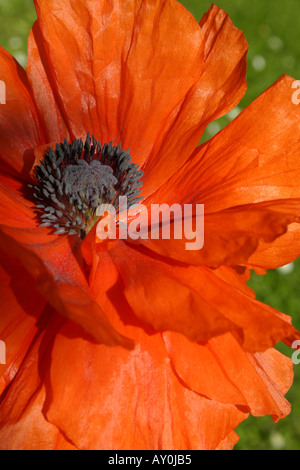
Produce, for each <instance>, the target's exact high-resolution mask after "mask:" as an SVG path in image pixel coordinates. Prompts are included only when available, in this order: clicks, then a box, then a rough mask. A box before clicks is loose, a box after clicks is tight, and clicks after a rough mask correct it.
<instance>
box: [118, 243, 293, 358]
mask: <svg viewBox="0 0 300 470" xmlns="http://www.w3.org/2000/svg"><path fill="white" fill-rule="evenodd" d="M110 255H111V257H112V259H113V261H114V263H115V265H116V267H117V269H118V271H119V273H120V275H121V277H122V280H123V283H124V286H125V288H124V294H125V296H126V299H127V301H128V303H129V304H130V306H131V307H132V309H133V310H134V312H135V314H136V315H137V316H138V317H139V318H140V319H141V320H143V321H145V322H147V323H149V324H151V325H153V326H154V328H156V329H157V330H171V331H176V332H179V333H182V334H184V335H185V336H187V337H188V338H189V339H191V340H192V341H198V342H205V341H207V340H208V339H210V338H212V337H214V336H217V335H220V334H222V333H225V332H228V331H231V332H232V333H233V334H234V336H235V337H236V339H237V340H238V341H239V343H240V344H241V345H242V346H243V348H244V349H246V350H248V351H252V352H254V351H262V350H265V349H267V348H269V347H271V346H273V345H274V344H276V343H277V342H278V341H281V340H283V339H284V338H286V337H288V336H290V335H292V334H294V332H295V330H294V328H293V326H292V325H291V321H290V317H288V316H285V315H283V314H280V313H279V312H277V311H276V310H274V309H272V308H271V307H268V306H267V305H264V304H262V303H260V302H258V301H256V300H255V299H254V298H253V294H252V293H251V294H250V295H249V294H248V291H247V290H246V289H245V286H244V279H243V278H242V280H241V282H240V284H242V286H241V287H238V286H237V281H236V285H235V286H233V285H231V283H230V279H229V280H227V281H224V280H223V279H222V277H223V275H221V277H219V276H218V271H213V270H210V269H208V268H205V267H202V266H199V267H193V266H185V265H176V264H175V263H174V262H173V263H172V262H168V261H167V260H166V259H163V258H159V257H151V256H149V253H147V252H146V251H144V250H141V249H136V248H132V247H130V246H126V245H124V244H122V243H121V242H119V243H118V244H116V245H115V247H114V248H113V249H111V250H110Z"/></svg>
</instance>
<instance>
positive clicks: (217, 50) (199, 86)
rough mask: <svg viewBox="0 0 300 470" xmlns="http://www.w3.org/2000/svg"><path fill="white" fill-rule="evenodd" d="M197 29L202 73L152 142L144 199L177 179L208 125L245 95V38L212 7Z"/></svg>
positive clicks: (224, 15) (219, 10)
mask: <svg viewBox="0 0 300 470" xmlns="http://www.w3.org/2000/svg"><path fill="white" fill-rule="evenodd" d="M200 26H201V30H202V33H203V35H204V65H203V71H202V73H201V76H200V78H199V80H198V81H197V83H195V85H194V86H193V87H192V88H191V89H190V90H189V92H188V93H187V94H186V96H185V98H184V100H183V101H182V103H180V106H179V107H178V108H177V109H175V111H174V112H173V116H172V118H173V119H172V121H171V123H170V126H169V129H168V131H167V132H165V133H164V134H161V136H160V139H159V140H158V141H157V142H156V145H155V148H154V151H153V152H152V154H151V156H150V158H149V161H148V162H147V165H146V166H145V177H144V186H143V195H144V196H148V195H150V194H151V193H153V192H154V191H155V190H156V189H158V188H159V187H160V186H161V185H162V184H163V183H164V182H166V181H167V180H168V178H169V177H170V176H172V174H174V175H176V174H177V171H178V170H179V169H180V168H181V167H182V165H183V163H184V162H185V161H186V160H187V159H188V158H189V157H190V155H191V154H192V152H193V151H194V149H195V148H196V146H197V145H198V143H199V141H200V139H201V136H202V134H203V132H204V130H205V128H206V126H207V125H208V124H209V122H211V121H212V120H214V119H217V118H218V117H220V116H222V115H223V114H225V113H227V112H228V111H230V110H231V109H232V108H234V106H236V105H237V104H238V103H239V102H240V100H241V98H242V97H243V95H244V93H245V91H246V54H247V50H248V44H247V41H246V40H245V38H244V35H243V33H242V32H241V31H240V30H239V29H237V28H236V27H235V26H234V25H233V24H232V22H231V20H230V18H229V16H228V15H227V13H225V12H224V11H223V10H222V9H221V8H219V7H218V6H216V5H212V6H211V8H210V9H209V11H208V12H207V13H206V14H205V15H204V16H203V18H202V20H201V22H200ZM170 162H172V164H170ZM180 174H181V173H180ZM174 188H175V186H174ZM174 188H172V189H174Z"/></svg>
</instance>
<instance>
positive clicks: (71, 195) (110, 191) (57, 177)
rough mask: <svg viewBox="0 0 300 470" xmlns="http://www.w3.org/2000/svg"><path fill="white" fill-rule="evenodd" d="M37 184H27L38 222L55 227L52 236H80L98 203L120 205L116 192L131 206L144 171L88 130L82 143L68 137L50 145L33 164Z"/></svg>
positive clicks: (125, 153) (90, 223) (93, 218)
mask: <svg viewBox="0 0 300 470" xmlns="http://www.w3.org/2000/svg"><path fill="white" fill-rule="evenodd" d="M35 170H36V172H35V175H36V179H37V185H34V186H32V185H30V188H31V189H32V192H33V197H34V199H35V200H36V208H37V209H38V215H39V217H40V220H41V224H40V226H41V227H51V228H53V229H55V231H54V233H55V234H57V235H64V234H68V235H75V234H77V235H78V236H79V237H80V238H82V239H83V238H84V237H85V236H86V234H87V233H88V232H89V231H90V230H91V228H92V227H93V225H94V224H95V223H96V222H97V220H98V216H97V215H96V210H97V207H98V206H99V205H100V204H113V205H114V206H115V208H116V211H118V209H119V202H118V201H119V197H120V196H126V197H127V205H128V207H131V206H132V205H134V204H136V203H137V202H138V201H139V200H140V199H142V198H141V197H139V195H140V193H141V189H140V188H141V187H142V182H141V181H140V180H141V178H142V176H143V171H141V170H140V169H139V167H138V165H136V164H135V163H132V162H131V156H130V154H129V150H128V151H124V150H122V149H121V145H118V146H113V144H112V142H110V143H109V144H104V145H103V147H102V146H101V144H100V142H99V141H97V140H96V139H95V137H94V136H93V137H92V139H91V138H90V134H89V133H88V134H87V138H86V141H85V143H84V144H83V141H82V139H76V140H74V141H73V142H72V143H71V144H69V143H68V141H67V139H65V141H64V142H63V143H61V144H56V149H55V151H54V150H53V149H51V148H49V149H48V150H47V152H46V154H45V156H44V158H43V160H42V161H41V163H40V164H39V165H38V166H36V168H35Z"/></svg>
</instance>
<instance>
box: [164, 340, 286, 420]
mask: <svg viewBox="0 0 300 470" xmlns="http://www.w3.org/2000/svg"><path fill="white" fill-rule="evenodd" d="M164 338H165V343H166V346H167V350H168V353H169V355H170V358H171V361H172V364H173V365H174V367H175V370H176V372H177V373H178V375H179V376H180V378H181V379H182V380H183V381H184V383H185V384H186V385H187V386H188V387H190V388H191V390H193V391H195V392H197V393H200V394H201V395H205V396H206V397H208V398H211V399H214V400H217V401H219V402H221V403H234V404H235V405H236V406H244V407H245V406H246V407H247V409H248V411H249V412H251V414H253V415H255V416H265V415H272V416H273V418H274V420H278V419H279V418H283V417H284V416H286V415H287V414H289V412H290V409H291V407H290V404H289V403H288V402H287V400H286V399H285V398H284V394H285V393H286V392H287V390H288V389H289V388H290V386H291V385H292V382H293V377H294V376H293V364H292V360H291V359H290V358H288V357H286V356H284V355H283V354H281V353H279V352H278V351H276V350H275V349H269V350H267V351H265V352H261V353H255V354H250V353H246V352H245V351H243V349H242V348H241V346H240V345H239V344H238V342H237V341H236V339H235V338H234V337H233V336H232V335H231V334H230V333H229V334H226V335H222V336H219V337H217V338H213V339H211V340H209V341H208V342H207V343H206V344H205V345H200V344H197V343H191V342H189V341H188V340H187V339H186V338H184V337H183V336H182V335H179V334H175V333H165V334H164ZM191 364H192V365H193V366H192V367H191ZM216 384H218V385H217V386H216Z"/></svg>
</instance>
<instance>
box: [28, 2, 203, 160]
mask: <svg viewBox="0 0 300 470" xmlns="http://www.w3.org/2000/svg"><path fill="white" fill-rule="evenodd" d="M35 5H36V9H37V14H38V25H36V26H35V29H34V31H33V34H32V35H31V43H30V44H31V46H30V48H29V71H28V73H29V77H30V80H31V84H32V87H33V92H34V96H35V99H36V102H37V105H38V108H39V109H40V110H43V109H44V108H45V106H46V103H47V102H50V103H51V109H50V111H51V110H52V114H53V117H54V120H55V122H56V121H57V113H56V111H55V106H54V104H53V97H52V96H51V93H50V88H49V87H51V88H52V90H53V95H55V97H56V98H55V100H56V104H57V106H58V108H59V110H60V112H61V115H62V118H63V120H64V121H65V123H66V125H67V128H68V131H69V133H70V136H71V137H75V136H76V137H81V136H84V135H86V133H87V131H90V132H91V133H93V134H95V136H96V137H97V138H99V139H101V141H102V142H109V141H111V140H112V141H113V142H114V143H115V144H118V143H119V142H121V144H122V147H123V148H128V147H130V148H131V153H132V156H133V160H134V161H135V162H136V163H143V162H144V161H145V159H146V158H147V156H148V155H149V153H150V151H151V149H152V147H153V145H154V142H155V140H156V139H157V138H158V136H159V134H160V133H161V132H162V131H163V129H164V128H165V125H166V120H167V119H168V116H169V114H170V113H171V112H172V110H173V109H174V108H175V107H176V106H177V105H178V104H179V103H180V102H181V101H182V100H183V98H184V97H185V95H186V93H187V92H188V90H189V89H190V88H191V87H192V86H193V85H194V83H195V82H196V81H197V80H198V78H199V76H200V73H201V70H202V65H203V36H202V32H201V29H200V27H199V25H198V24H197V22H196V20H195V18H193V16H192V15H191V14H190V13H189V12H188V11H187V10H186V9H185V8H184V7H183V6H182V5H181V4H180V3H179V2H176V1H174V0H170V1H168V2H165V1H163V0H149V1H144V0H130V1H128V2H124V1H116V2H113V3H111V2H107V1H104V0H100V1H99V0H91V1H89V2H82V1H79V0H75V1H72V2H71V1H70V0H68V1H65V2H64V3H63V5H62V4H59V5H58V3H57V2H56V1H55V0H50V1H49V0H36V1H35ZM182 31H184V34H183V33H182ZM33 36H35V44H34V43H33ZM41 38H43V39H42V40H41ZM36 47H37V48H38V51H37V50H36ZM41 62H42V63H41ZM178 64H180V67H178ZM43 68H44V69H45V71H43V70H42V69H43ZM36 71H37V73H38V76H41V77H42V79H43V81H44V79H45V75H48V76H49V85H47V86H46V91H45V94H46V96H45V97H44V95H43V94H41V87H40V85H39V84H38V83H37V82H36V78H34V74H35V72H36ZM49 72H50V73H49ZM121 96H122V100H120V97H121ZM137 122H139V126H136V123H137ZM48 132H49V133H52V129H50V127H49V125H48ZM53 140H55V139H53Z"/></svg>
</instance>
